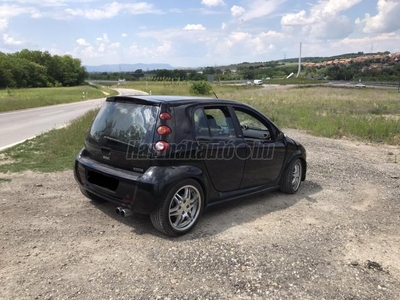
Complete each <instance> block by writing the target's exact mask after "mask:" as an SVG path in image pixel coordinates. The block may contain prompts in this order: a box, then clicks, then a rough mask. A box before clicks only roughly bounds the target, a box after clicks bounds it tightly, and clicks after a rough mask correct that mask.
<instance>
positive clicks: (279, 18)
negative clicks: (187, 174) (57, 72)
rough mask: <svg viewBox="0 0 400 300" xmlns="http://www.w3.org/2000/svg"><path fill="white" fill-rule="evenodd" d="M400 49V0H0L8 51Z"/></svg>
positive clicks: (171, 53) (184, 53)
mask: <svg viewBox="0 0 400 300" xmlns="http://www.w3.org/2000/svg"><path fill="white" fill-rule="evenodd" d="M300 42H302V43H303V55H304V56H330V55H337V54H342V53H348V52H359V51H363V52H370V51H371V49H372V50H373V51H374V52H375V51H390V52H400V0H310V1H302V0H252V1H250V0H236V1H233V0H169V1H167V0H164V1H161V0H158V1H156V0H149V1H146V0H144V1H140V0H138V1H132V0H130V1H126V0H115V1H113V0H0V51H1V52H15V51H18V50H21V49H24V48H28V49H31V50H43V51H44V50H46V51H49V52H50V53H52V54H60V55H64V54H70V55H72V56H74V57H78V58H80V59H81V60H82V62H83V63H84V64H85V65H100V64H120V63H169V64H171V65H172V66H174V67H198V66H207V65H209V66H214V65H217V66H218V65H225V64H230V63H239V62H243V61H248V62H254V61H257V62H258V61H269V60H276V59H282V58H283V57H284V56H285V55H286V57H287V58H290V57H296V56H298V52H299V49H298V48H299V43H300Z"/></svg>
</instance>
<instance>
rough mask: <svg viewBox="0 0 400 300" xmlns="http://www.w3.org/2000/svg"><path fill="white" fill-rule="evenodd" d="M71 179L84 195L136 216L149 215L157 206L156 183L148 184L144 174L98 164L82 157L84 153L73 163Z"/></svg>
mask: <svg viewBox="0 0 400 300" xmlns="http://www.w3.org/2000/svg"><path fill="white" fill-rule="evenodd" d="M74 175H75V180H76V182H77V183H78V184H79V187H80V189H81V191H82V193H83V194H84V195H86V196H88V195H90V194H93V195H95V196H97V197H99V198H101V199H104V200H107V201H109V202H113V203H115V204H117V205H121V206H124V207H127V208H129V209H131V210H132V211H134V212H137V213H143V214H149V213H151V212H153V211H154V210H155V209H156V208H157V207H158V204H159V203H160V199H161V196H160V189H159V185H158V183H157V181H154V180H152V181H150V182H149V180H148V176H146V175H145V174H142V173H138V172H133V171H132V172H131V171H127V170H123V169H118V168H114V167H111V166H108V165H105V164H102V163H100V162H98V161H95V160H93V159H91V158H89V157H87V156H85V155H84V150H83V151H81V152H80V153H79V155H78V156H77V158H76V160H75V167H74Z"/></svg>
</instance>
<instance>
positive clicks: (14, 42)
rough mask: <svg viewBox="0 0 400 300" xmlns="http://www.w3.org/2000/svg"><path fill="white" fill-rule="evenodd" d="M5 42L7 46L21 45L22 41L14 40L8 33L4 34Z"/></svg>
mask: <svg viewBox="0 0 400 300" xmlns="http://www.w3.org/2000/svg"><path fill="white" fill-rule="evenodd" d="M3 42H4V44H6V45H21V44H22V41H18V40H16V39H14V38H13V37H12V36H10V35H8V34H7V33H4V34H3Z"/></svg>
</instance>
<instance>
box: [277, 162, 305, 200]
mask: <svg viewBox="0 0 400 300" xmlns="http://www.w3.org/2000/svg"><path fill="white" fill-rule="evenodd" d="M302 175H303V164H302V163H301V160H300V159H295V160H294V161H293V162H291V163H290V165H289V167H288V168H287V169H286V170H285V172H284V173H283V175H282V180H281V186H280V189H281V191H282V192H284V193H286V194H295V193H296V192H297V191H298V190H299V188H300V183H301V177H302Z"/></svg>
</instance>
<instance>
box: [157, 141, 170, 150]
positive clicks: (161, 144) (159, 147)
mask: <svg viewBox="0 0 400 300" xmlns="http://www.w3.org/2000/svg"><path fill="white" fill-rule="evenodd" d="M169 148H170V145H169V144H168V143H167V142H166V141H158V142H157V143H155V144H154V149H155V150H156V151H158V152H164V151H167V150H168V149H169Z"/></svg>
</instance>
